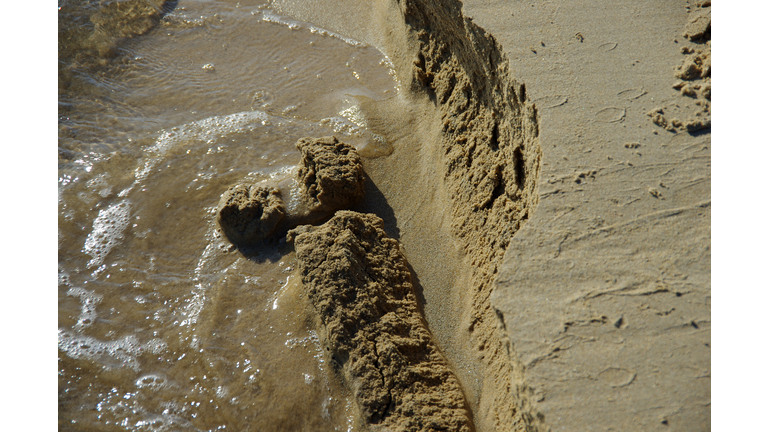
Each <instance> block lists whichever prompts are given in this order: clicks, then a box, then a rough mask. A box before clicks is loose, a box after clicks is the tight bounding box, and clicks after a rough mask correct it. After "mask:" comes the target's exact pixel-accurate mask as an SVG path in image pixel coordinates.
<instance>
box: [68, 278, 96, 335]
mask: <svg viewBox="0 0 768 432" xmlns="http://www.w3.org/2000/svg"><path fill="white" fill-rule="evenodd" d="M67 295H69V296H72V297H78V298H79V299H80V302H81V306H80V316H79V317H77V324H75V327H74V328H75V329H76V330H81V329H82V328H83V327H88V326H90V325H91V324H93V322H94V321H95V320H96V316H97V314H96V306H97V305H98V304H99V303H101V299H102V296H101V295H100V294H96V293H95V292H94V291H90V290H87V289H84V288H79V287H72V288H70V289H69V291H67Z"/></svg>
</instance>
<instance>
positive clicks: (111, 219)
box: [83, 200, 131, 268]
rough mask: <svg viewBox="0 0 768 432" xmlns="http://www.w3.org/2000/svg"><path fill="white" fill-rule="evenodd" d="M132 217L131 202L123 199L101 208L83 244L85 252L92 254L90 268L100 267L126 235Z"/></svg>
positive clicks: (89, 262)
mask: <svg viewBox="0 0 768 432" xmlns="http://www.w3.org/2000/svg"><path fill="white" fill-rule="evenodd" d="M130 217H131V203H130V201H128V200H122V201H120V202H118V203H115V204H112V205H111V206H109V207H107V208H106V209H103V210H99V215H98V216H96V219H94V221H93V231H91V233H90V234H88V237H87V238H86V239H85V245H83V252H85V253H86V254H88V255H90V256H91V258H92V259H91V260H90V261H88V268H91V267H98V266H100V265H101V264H102V263H103V262H104V258H105V257H106V256H107V254H109V252H110V251H111V250H112V248H113V247H115V246H116V245H117V244H118V243H120V241H121V240H122V239H123V237H124V232H125V229H126V228H127V227H128V223H129V221H130Z"/></svg>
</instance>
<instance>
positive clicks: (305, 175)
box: [296, 136, 365, 222]
mask: <svg viewBox="0 0 768 432" xmlns="http://www.w3.org/2000/svg"><path fill="white" fill-rule="evenodd" d="M296 148H298V149H299V150H300V151H301V163H300V164H299V173H298V176H297V181H298V183H299V185H300V188H301V190H300V195H301V200H302V201H303V207H304V209H305V210H304V211H305V212H306V215H302V216H304V218H305V220H304V221H303V222H313V221H315V220H319V219H322V218H324V217H327V216H329V215H330V214H332V213H333V212H334V211H336V210H340V209H345V208H349V206H350V205H352V204H354V203H355V202H357V201H359V200H360V199H361V198H362V197H363V196H364V195H365V175H364V173H363V165H362V164H361V162H360V156H359V155H358V154H357V150H355V148H354V147H352V146H351V145H349V144H346V143H343V142H340V141H339V140H338V139H336V137H332V136H331V137H323V138H302V139H300V140H299V141H298V142H297V143H296Z"/></svg>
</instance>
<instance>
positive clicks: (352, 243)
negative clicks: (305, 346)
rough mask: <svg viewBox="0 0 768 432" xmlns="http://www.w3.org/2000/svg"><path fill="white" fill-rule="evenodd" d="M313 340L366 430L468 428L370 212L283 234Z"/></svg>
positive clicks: (458, 396) (400, 263)
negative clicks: (290, 246)
mask: <svg viewBox="0 0 768 432" xmlns="http://www.w3.org/2000/svg"><path fill="white" fill-rule="evenodd" d="M288 237H289V240H293V241H294V243H295V247H296V256H297V258H298V263H299V264H298V272H299V274H300V276H301V280H302V283H303V286H304V290H305V292H306V294H307V296H308V299H309V302H310V304H311V308H312V309H313V310H314V312H315V314H316V316H317V317H318V318H319V320H320V322H321V325H320V326H319V327H320V330H319V333H320V334H321V339H322V341H323V344H324V345H325V347H326V349H328V350H329V351H330V353H331V356H332V359H333V362H334V365H335V366H336V367H338V368H339V369H340V370H341V371H342V374H343V376H344V380H345V381H346V382H347V385H348V386H349V387H350V389H351V390H352V392H353V394H354V397H355V400H356V402H357V405H358V407H359V409H360V412H361V415H362V419H363V420H364V421H365V422H366V423H367V424H368V425H369V426H370V427H371V428H372V429H373V430H387V431H441V430H450V431H471V430H474V428H473V426H472V421H471V414H470V412H469V409H468V406H467V403H466V400H465V398H464V394H463V392H462V389H461V386H460V385H459V381H458V380H457V378H456V377H455V375H454V374H453V373H452V372H451V370H450V369H449V367H448V364H447V362H446V360H445V358H444V357H443V355H442V354H441V353H440V351H439V350H438V349H437V346H436V345H435V343H434V342H433V340H432V337H431V335H430V333H429V331H428V330H427V327H426V324H425V322H424V319H423V317H422V315H421V312H420V310H419V307H418V304H417V302H416V296H415V293H414V287H413V283H412V281H411V274H410V272H409V270H408V266H407V263H406V260H405V257H404V255H403V253H402V252H401V250H400V245H399V243H398V242H397V241H396V240H394V239H391V238H389V237H388V236H387V235H386V234H385V232H384V230H383V221H382V220H381V219H380V218H379V217H377V216H376V215H373V214H361V213H356V212H352V211H339V212H337V213H336V215H335V216H334V217H333V218H332V219H331V220H329V221H328V222H326V223H325V224H323V225H321V226H317V227H314V226H309V225H304V226H301V227H299V228H296V229H294V230H292V231H290V232H289V234H288Z"/></svg>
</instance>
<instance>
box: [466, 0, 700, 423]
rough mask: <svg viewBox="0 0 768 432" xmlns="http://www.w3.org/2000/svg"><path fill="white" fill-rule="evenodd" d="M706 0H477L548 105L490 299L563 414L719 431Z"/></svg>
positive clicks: (482, 20) (544, 404) (550, 413)
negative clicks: (524, 199)
mask: <svg viewBox="0 0 768 432" xmlns="http://www.w3.org/2000/svg"><path fill="white" fill-rule="evenodd" d="M708 3H709V2H699V3H694V2H684V1H676V2H652V3H642V2H629V1H619V2H614V1H610V2H609V1H597V2H594V1H580V0H577V1H568V2H553V1H537V2H528V3H518V2H516V3H514V4H509V3H507V2H502V1H471V0H470V1H467V2H466V5H465V12H466V13H467V14H468V15H470V16H472V17H473V18H474V21H475V22H476V23H477V24H479V25H481V26H483V27H484V28H485V29H486V30H488V31H489V32H490V33H492V34H493V35H494V36H496V37H497V38H498V39H499V41H500V42H501V44H502V45H503V47H504V49H505V52H506V53H507V55H508V56H509V58H510V68H511V71H512V75H513V76H514V77H515V78H516V79H519V80H521V81H523V82H525V83H526V85H527V88H528V93H529V96H530V97H531V98H532V99H533V100H534V102H535V103H536V105H537V107H538V109H539V113H540V120H539V123H540V131H541V135H540V139H541V148H542V154H543V157H542V170H541V177H540V181H539V197H540V201H539V205H538V207H537V209H536V210H535V212H534V213H533V216H532V217H531V219H530V221H529V222H528V224H527V225H525V226H524V227H523V228H522V229H521V230H520V231H519V232H518V233H517V235H516V236H515V238H514V239H513V240H512V242H511V243H510V246H509V249H508V250H507V252H506V255H505V258H504V263H503V265H502V266H501V272H500V275H499V278H498V279H497V281H496V288H495V291H494V294H493V297H492V299H491V302H492V304H493V306H494V308H496V309H497V310H498V311H499V312H500V315H501V316H502V317H503V320H504V326H505V328H506V333H507V335H508V337H509V339H510V341H511V343H512V344H513V345H514V347H515V349H516V351H517V353H518V354H519V355H520V358H521V360H522V363H523V365H524V366H525V381H526V382H527V384H528V385H529V386H530V387H531V389H532V391H533V399H534V401H535V404H536V406H537V408H538V409H539V410H541V412H542V413H543V414H544V415H545V419H546V420H545V421H546V423H547V425H548V426H549V427H551V428H552V430H569V431H587V430H591V431H600V430H606V431H607V430H622V431H635V430H636V431H640V430H709V427H710V409H711V405H710V380H711V374H710V356H711V347H710V315H711V312H710V302H711V286H710V265H711V263H710V261H711V256H710V242H711V234H710V218H711V216H710V215H711V201H710V200H711V198H710V197H711V195H710V185H711V172H710V169H711V167H710V163H711V157H710V133H709V129H708V128H706V127H704V128H703V129H702V128H699V127H696V126H695V121H696V120H702V123H706V122H708V121H709V105H710V102H709V101H710V98H711V94H710V92H711V83H710V79H709V76H710V74H709V69H710V68H711V60H710V54H709V42H708V39H709V35H708V34H707V33H709V30H707V28H708V27H709V24H703V21H704V20H706V22H707V23H708V22H709V17H710V16H711V12H710V9H711V7H709V6H708ZM699 6H704V7H703V8H701V7H699ZM698 27H702V28H701V29H699V28H698ZM699 30H700V31H699ZM705 34H706V36H705ZM689 38H690V39H689ZM691 39H693V40H691ZM681 70H682V71H683V72H685V71H689V72H691V73H690V74H688V73H683V72H681ZM694 72H695V73H694ZM680 81H685V82H684V83H683V84H682V85H680V84H679V82H680ZM683 89H686V90H687V91H684V90H683ZM656 108H659V109H662V110H663V111H664V112H665V113H670V112H673V113H674V114H673V115H671V116H667V117H668V119H669V120H668V124H669V126H670V127H667V128H665V127H664V126H666V125H665V124H662V125H658V124H655V123H654V122H653V119H652V118H651V117H649V115H648V113H649V112H651V111H653V110H654V109H656ZM673 117H674V118H675V119H679V124H677V125H673V124H672V118H673ZM657 123H658V122H657ZM691 124H694V126H693V127H691V126H688V125H691ZM699 124H701V123H699ZM697 129H698V130H697ZM689 131H690V133H689Z"/></svg>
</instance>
